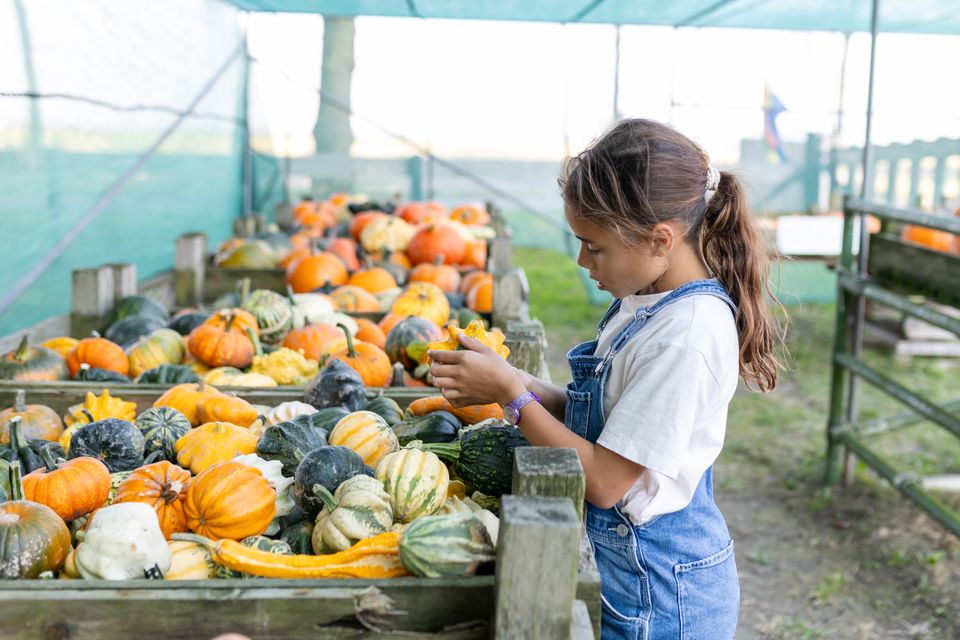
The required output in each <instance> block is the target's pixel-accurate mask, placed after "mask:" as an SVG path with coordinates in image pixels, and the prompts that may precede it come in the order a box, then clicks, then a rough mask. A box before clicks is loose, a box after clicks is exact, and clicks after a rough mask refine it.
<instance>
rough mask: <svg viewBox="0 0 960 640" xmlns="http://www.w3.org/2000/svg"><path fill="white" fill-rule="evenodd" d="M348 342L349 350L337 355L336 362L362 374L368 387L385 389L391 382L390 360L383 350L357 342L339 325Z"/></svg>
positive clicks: (334, 357)
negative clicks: (340, 362) (339, 361)
mask: <svg viewBox="0 0 960 640" xmlns="http://www.w3.org/2000/svg"><path fill="white" fill-rule="evenodd" d="M337 326H338V327H340V330H341V331H343V334H344V336H346V340H347V348H346V349H345V350H343V351H340V352H338V353H336V354H335V355H334V356H333V359H334V360H342V361H343V362H344V363H346V364H347V365H348V366H349V367H350V368H351V369H353V370H354V371H356V372H357V373H358V374H360V378H362V379H363V383H364V384H365V385H367V386H368V387H385V386H387V384H388V383H389V382H390V373H391V371H392V369H391V368H390V358H388V357H387V354H386V353H384V351H383V349H381V348H380V347H378V346H377V345H375V344H371V343H369V342H361V341H355V340H354V339H353V336H351V335H350V331H349V329H347V327H346V326H345V325H342V324H338V325H337Z"/></svg>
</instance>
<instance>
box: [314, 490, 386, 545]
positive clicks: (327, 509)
mask: <svg viewBox="0 0 960 640" xmlns="http://www.w3.org/2000/svg"><path fill="white" fill-rule="evenodd" d="M314 490H315V491H316V492H317V494H318V495H319V496H320V498H321V499H322V500H323V502H324V507H323V510H322V511H321V512H320V515H318V516H317V522H316V526H315V527H314V529H313V535H312V543H313V552H314V553H316V554H321V553H331V552H335V551H344V550H345V549H349V548H350V547H352V546H353V545H354V544H356V543H357V542H359V541H361V540H364V539H366V538H372V537H373V536H375V535H377V534H380V533H384V532H386V531H387V530H389V529H390V527H391V525H393V510H392V509H391V508H390V499H389V496H388V495H387V494H386V492H384V490H383V485H382V484H381V483H380V482H379V481H377V480H375V479H373V478H371V477H370V476H365V475H360V476H353V477H352V478H350V479H349V480H346V481H344V482H343V483H342V484H341V485H340V486H339V487H337V490H336V491H335V492H334V493H333V494H332V495H331V494H330V492H329V491H327V490H326V489H325V488H324V487H322V486H320V485H316V486H315V487H314Z"/></svg>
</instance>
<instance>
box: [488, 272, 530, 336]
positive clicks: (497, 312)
mask: <svg viewBox="0 0 960 640" xmlns="http://www.w3.org/2000/svg"><path fill="white" fill-rule="evenodd" d="M529 293H530V285H529V284H527V276H526V274H525V273H524V272H523V269H510V270H509V271H506V272H499V273H498V274H496V275H494V276H493V324H494V325H495V326H498V327H504V328H506V326H507V324H509V322H510V321H511V320H527V319H528V318H529V317H530V308H529V305H528V304H527V297H528V295H529Z"/></svg>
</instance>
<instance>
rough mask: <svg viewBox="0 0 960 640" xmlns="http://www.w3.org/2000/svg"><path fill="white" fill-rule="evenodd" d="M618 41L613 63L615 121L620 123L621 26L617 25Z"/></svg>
mask: <svg viewBox="0 0 960 640" xmlns="http://www.w3.org/2000/svg"><path fill="white" fill-rule="evenodd" d="M615 28H616V34H617V41H616V45H615V46H616V49H615V57H614V63H613V121H614V122H615V123H616V122H619V121H620V25H615Z"/></svg>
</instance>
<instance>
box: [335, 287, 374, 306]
mask: <svg viewBox="0 0 960 640" xmlns="http://www.w3.org/2000/svg"><path fill="white" fill-rule="evenodd" d="M330 298H332V299H333V302H334V303H335V304H336V305H337V309H338V310H340V311H347V312H350V311H353V312H357V311H359V312H371V311H379V310H380V303H379V302H377V299H376V298H375V297H373V294H372V293H369V292H367V291H366V290H365V289H361V288H360V287H357V286H354V285H349V284H345V285H343V286H342V287H337V288H336V289H334V290H333V291H331V292H330Z"/></svg>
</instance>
